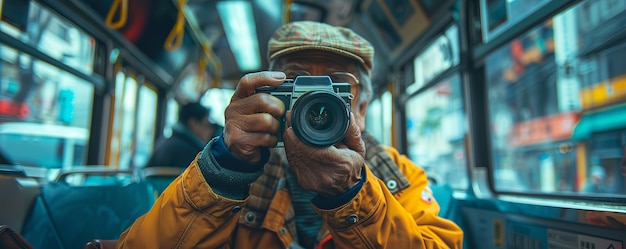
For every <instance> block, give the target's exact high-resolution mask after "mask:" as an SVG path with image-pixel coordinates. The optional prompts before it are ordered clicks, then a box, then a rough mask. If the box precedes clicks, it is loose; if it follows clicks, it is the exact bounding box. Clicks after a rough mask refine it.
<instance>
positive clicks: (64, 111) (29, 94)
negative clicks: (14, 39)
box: [0, 45, 94, 168]
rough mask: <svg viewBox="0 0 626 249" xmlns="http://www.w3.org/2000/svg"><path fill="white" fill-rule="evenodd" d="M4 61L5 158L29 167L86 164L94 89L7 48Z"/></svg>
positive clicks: (0, 136)
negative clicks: (35, 153) (34, 155)
mask: <svg viewBox="0 0 626 249" xmlns="http://www.w3.org/2000/svg"><path fill="white" fill-rule="evenodd" d="M0 57H1V60H0V148H1V150H2V152H3V153H4V154H5V156H6V157H7V158H9V159H10V160H11V161H12V162H13V163H17V164H21V165H24V166H36V167H46V168H71V167H72V166H74V165H80V164H84V163H85V162H86V160H87V149H86V148H87V145H88V141H89V128H90V127H91V111H92V102H93V93H94V88H93V85H92V84H91V83H89V82H86V81H84V80H82V79H80V78H78V77H75V76H74V75H71V74H69V73H67V72H64V71H61V70H59V69H58V68H55V67H53V66H51V65H49V64H46V63H43V62H41V61H38V60H34V59H32V58H31V57H29V56H27V55H24V54H22V53H20V52H19V51H16V50H14V49H12V48H9V47H6V46H3V45H0ZM33 151H37V156H36V157H33Z"/></svg>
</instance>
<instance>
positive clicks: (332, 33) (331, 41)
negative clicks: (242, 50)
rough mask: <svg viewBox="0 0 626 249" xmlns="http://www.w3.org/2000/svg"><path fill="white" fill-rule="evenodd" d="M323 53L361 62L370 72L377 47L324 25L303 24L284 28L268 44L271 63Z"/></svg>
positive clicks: (294, 23) (352, 33)
mask: <svg viewBox="0 0 626 249" xmlns="http://www.w3.org/2000/svg"><path fill="white" fill-rule="evenodd" d="M309 49H312V50H324V51H328V52H333V53H336V54H339V55H342V56H346V57H348V58H350V59H354V60H356V61H358V62H360V63H361V64H362V65H363V67H364V68H365V70H367V72H369V71H370V70H371V69H372V67H373V62H374V61H373V59H374V47H372V45H371V44H370V43H369V42H368V41H367V40H365V39H364V38H363V37H361V36H360V35H358V34H356V33H355V32H354V31H352V30H350V29H348V28H344V27H334V26H331V25H328V24H325V23H319V22H312V21H300V22H291V23H287V24H285V25H283V26H281V27H280V28H279V29H278V30H276V32H275V33H274V35H273V36H272V38H270V41H269V43H268V59H269V60H270V61H272V60H274V59H276V58H278V57H280V56H283V55H286V54H289V53H293V52H297V51H302V50H309Z"/></svg>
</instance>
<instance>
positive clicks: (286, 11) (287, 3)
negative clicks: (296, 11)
mask: <svg viewBox="0 0 626 249" xmlns="http://www.w3.org/2000/svg"><path fill="white" fill-rule="evenodd" d="M291 2H293V0H285V5H284V7H283V12H284V13H283V14H284V15H283V24H285V23H289V22H290V21H291Z"/></svg>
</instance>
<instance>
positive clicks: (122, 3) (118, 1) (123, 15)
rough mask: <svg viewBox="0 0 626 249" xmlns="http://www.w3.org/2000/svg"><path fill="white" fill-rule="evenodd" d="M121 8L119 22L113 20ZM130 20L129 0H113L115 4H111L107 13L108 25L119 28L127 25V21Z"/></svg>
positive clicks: (106, 21) (106, 20)
mask: <svg viewBox="0 0 626 249" xmlns="http://www.w3.org/2000/svg"><path fill="white" fill-rule="evenodd" d="M118 10H119V17H120V18H119V19H118V20H117V22H114V21H113V18H114V17H115V14H117V12H118ZM127 20H128V0H113V4H111V8H110V9H109V13H107V16H106V19H105V23H106V25H107V27H109V28H111V29H119V28H121V27H124V25H126V21H127Z"/></svg>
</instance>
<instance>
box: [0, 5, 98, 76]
mask: <svg viewBox="0 0 626 249" xmlns="http://www.w3.org/2000/svg"><path fill="white" fill-rule="evenodd" d="M0 2H1V1H0ZM26 2H27V3H30V4H29V6H28V9H25V11H26V12H27V13H28V19H27V20H25V23H21V24H23V26H24V27H15V26H14V25H15V24H16V22H11V23H12V24H13V25H12V24H9V23H7V22H0V31H2V32H4V33H5V34H8V35H11V36H13V37H14V38H17V39H19V40H21V41H22V42H25V43H27V44H30V45H32V46H34V47H36V48H38V49H39V50H40V51H45V53H46V54H47V55H48V56H50V57H52V58H54V59H56V60H58V61H59V62H61V63H64V64H66V65H68V66H70V67H73V68H74V69H76V70H78V71H80V72H82V73H85V74H88V75H89V74H91V73H93V67H94V58H95V47H96V42H95V39H94V38H93V37H91V36H89V35H88V34H87V33H85V32H84V31H82V30H80V29H78V28H76V27H75V25H73V24H72V23H70V22H68V21H67V20H65V19H63V18H62V17H60V16H58V15H57V14H56V13H54V12H52V11H50V10H48V9H46V8H43V7H42V6H41V5H40V4H39V3H37V2H35V1H26ZM14 14H15V13H14ZM21 14H26V13H19V14H15V15H21ZM19 26H22V25H19Z"/></svg>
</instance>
